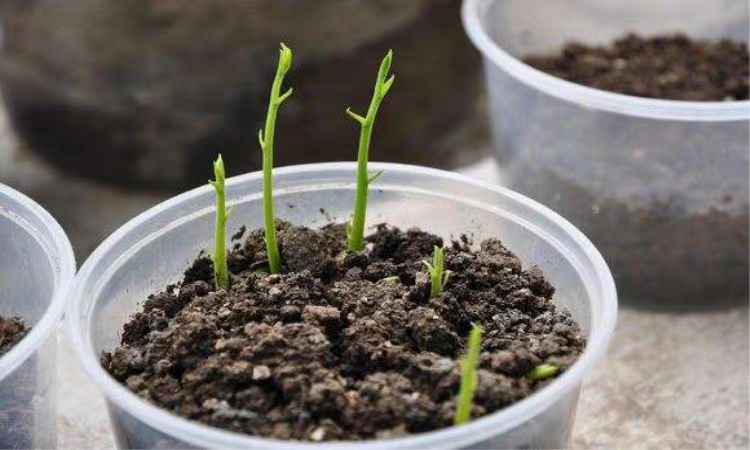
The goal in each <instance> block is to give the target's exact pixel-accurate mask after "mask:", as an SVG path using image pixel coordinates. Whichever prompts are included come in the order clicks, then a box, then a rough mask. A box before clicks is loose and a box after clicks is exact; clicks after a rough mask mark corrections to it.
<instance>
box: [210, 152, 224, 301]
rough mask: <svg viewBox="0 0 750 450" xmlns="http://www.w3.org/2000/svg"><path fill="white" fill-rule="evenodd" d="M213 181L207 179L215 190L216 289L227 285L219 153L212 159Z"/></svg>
mask: <svg viewBox="0 0 750 450" xmlns="http://www.w3.org/2000/svg"><path fill="white" fill-rule="evenodd" d="M214 177H215V178H216V179H215V180H213V181H209V183H210V184H211V186H213V187H214V190H215V191H216V227H215V230H214V245H215V247H214V254H213V261H214V276H215V278H216V289H226V288H227V286H228V285H229V271H228V270H227V247H226V225H227V200H226V198H227V197H226V188H225V181H226V172H225V171H224V160H223V159H222V158H221V155H219V157H218V158H216V161H214Z"/></svg>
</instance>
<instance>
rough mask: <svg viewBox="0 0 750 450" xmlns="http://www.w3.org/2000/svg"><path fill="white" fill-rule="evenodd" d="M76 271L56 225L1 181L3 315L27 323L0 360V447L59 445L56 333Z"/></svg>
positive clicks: (0, 309) (0, 302)
mask: <svg viewBox="0 0 750 450" xmlns="http://www.w3.org/2000/svg"><path fill="white" fill-rule="evenodd" d="M74 276H75V259H74V257H73V249H72V247H71V246H70V242H69V241H68V238H67V236H66V235H65V233H64V232H63V230H62V228H60V225H58V224H57V222H55V219H53V218H52V216H50V215H49V213H48V212H47V211H45V210H44V209H42V207H41V206H39V205H38V204H36V203H34V202H33V201H32V200H31V199H29V198H28V197H26V196H24V195H23V194H20V193H19V192H17V191H15V190H13V189H11V188H9V187H7V186H4V185H2V184H0V314H2V315H13V316H15V315H17V316H21V317H22V318H23V319H24V321H25V322H26V324H27V325H29V326H30V327H31V331H30V332H29V333H28V334H27V335H26V336H25V337H24V338H23V339H22V340H21V341H20V342H18V344H16V345H15V346H14V347H13V348H12V349H11V350H10V351H8V353H6V354H5V355H3V356H2V357H0V448H54V447H56V445H57V427H56V380H55V378H56V372H57V353H56V346H57V330H58V325H59V322H60V319H61V318H62V314H63V312H64V310H65V301H66V300H67V298H68V290H69V289H70V287H71V286H72V284H73V277H74Z"/></svg>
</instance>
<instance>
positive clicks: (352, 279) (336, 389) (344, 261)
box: [101, 222, 585, 441]
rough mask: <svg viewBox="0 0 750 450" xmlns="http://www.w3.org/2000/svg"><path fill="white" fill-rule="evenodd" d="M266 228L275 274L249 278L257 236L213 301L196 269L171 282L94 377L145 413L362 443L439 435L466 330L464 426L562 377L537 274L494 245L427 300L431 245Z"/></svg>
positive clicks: (462, 256) (387, 234) (565, 343)
mask: <svg viewBox="0 0 750 450" xmlns="http://www.w3.org/2000/svg"><path fill="white" fill-rule="evenodd" d="M278 227H279V242H280V249H281V254H282V258H283V264H284V273H283V274H282V275H268V274H267V273H264V272H262V271H261V270H258V269H259V268H262V267H263V266H264V263H265V247H264V243H263V235H262V232H261V231H260V230H256V231H253V232H251V233H250V234H249V236H248V238H247V239H246V240H245V241H244V243H242V244H239V243H238V244H236V245H235V248H234V250H233V251H232V252H231V256H230V271H231V272H232V279H231V287H230V288H229V289H228V290H227V291H224V290H221V291H215V290H214V289H213V287H212V286H213V279H212V267H211V261H210V260H209V259H208V258H206V257H199V258H198V259H197V260H196V261H195V263H194V264H193V266H192V267H190V268H189V269H188V270H187V271H186V272H185V276H184V280H183V281H182V282H181V283H179V284H177V285H173V286H169V287H167V289H166V290H165V291H164V292H160V293H158V294H155V295H152V296H150V297H149V298H148V300H147V301H146V302H145V303H144V305H143V310H142V311H141V312H138V313H136V314H134V316H133V317H132V320H131V321H130V322H128V323H127V324H126V325H125V326H124V330H123V334H122V343H121V346H120V347H118V348H116V349H115V350H114V351H112V352H111V353H110V352H104V353H102V356H101V361H102V364H103V366H104V367H105V368H106V369H107V370H108V371H109V372H110V373H111V374H112V375H113V376H114V377H115V378H116V379H117V380H119V381H120V382H122V383H123V384H124V385H126V386H127V387H128V388H129V389H130V390H132V391H133V392H135V393H137V394H138V395H139V396H141V397H143V398H144V399H147V400H148V401H150V402H152V403H155V404H156V405H158V406H160V407H162V408H165V409H168V410H170V411H173V412H174V413H176V414H178V415H180V416H183V417H186V418H188V419H191V420H197V421H200V422H203V423H205V424H208V425H212V426H216V427H220V428H225V429H229V430H234V431H238V432H243V433H248V434H252V435H259V436H266V437H275V438H279V439H296V440H311V441H325V440H362V439H373V438H387V437H393V436H398V435H403V434H407V433H418V432H424V431H429V430H435V429H439V428H443V427H448V426H451V425H452V423H453V416H454V411H455V406H456V397H457V394H458V388H459V382H460V372H459V366H458V362H457V360H458V358H459V357H460V355H461V354H462V353H463V352H464V343H465V341H466V338H467V335H468V332H469V330H470V329H471V326H472V323H481V324H482V325H483V326H484V328H485V331H486V332H485V335H484V339H483V341H482V350H483V351H482V354H481V362H480V370H479V384H478V389H477V392H476V397H475V401H474V404H473V409H472V416H473V417H478V416H482V415H485V414H489V413H491V412H493V411H497V410H499V409H501V408H504V407H506V406H508V405H510V404H512V403H514V402H516V401H518V400H521V399H523V398H524V397H526V396H528V395H530V394H531V393H533V392H534V391H536V390H538V389H539V388H541V387H543V386H544V385H546V384H547V383H549V381H550V380H549V379H548V380H542V381H533V380H531V379H530V378H529V377H528V376H527V375H528V373H529V371H530V370H531V369H532V368H533V367H535V366H536V365H538V364H542V363H550V364H554V365H556V366H558V367H559V368H560V372H562V371H565V370H566V369H567V368H568V367H569V366H570V365H571V364H572V363H573V362H574V361H575V360H576V359H577V358H578V356H579V355H580V354H581V352H582V351H583V349H584V346H585V339H584V337H583V333H582V331H581V330H580V328H579V327H578V325H577V324H576V323H575V322H574V321H573V319H572V318H571V316H570V314H569V313H568V312H567V311H565V310H562V309H558V308H556V307H555V305H554V304H553V302H552V301H551V298H552V295H553V293H554V288H553V287H552V286H551V285H550V284H549V283H548V282H547V281H546V280H545V278H544V276H543V275H542V272H541V270H540V269H539V268H537V267H531V268H528V269H526V270H524V269H523V268H522V265H521V261H520V260H519V259H518V258H517V257H516V256H515V255H514V254H513V253H511V252H510V251H509V250H508V249H506V248H505V247H504V246H503V245H502V243H501V242H500V241H498V240H496V239H489V240H486V241H484V242H482V243H481V246H480V249H478V250H472V249H471V247H470V245H471V244H470V242H469V241H468V239H466V238H464V239H462V240H461V241H460V242H453V243H451V245H450V246H449V247H448V248H447V249H446V251H445V253H446V268H447V269H449V270H451V271H453V274H452V276H451V278H450V281H449V283H448V285H447V287H446V290H445V291H444V292H443V293H442V294H440V295H439V296H437V297H434V298H429V280H428V277H427V273H426V272H425V269H424V266H423V264H422V261H423V260H426V259H429V258H430V256H431V254H432V251H433V246H435V245H438V246H442V245H443V242H442V239H441V238H439V237H437V236H434V235H431V234H428V233H425V232H422V231H420V230H416V229H412V230H408V231H401V230H398V229H395V228H391V227H387V226H385V225H380V226H378V228H377V231H376V232H375V233H374V234H373V235H371V236H369V237H368V242H369V245H368V248H367V250H366V251H365V252H362V253H356V254H355V253H347V252H346V251H345V232H344V227H343V226H341V225H327V226H325V227H324V228H322V229H321V230H311V229H307V228H299V227H292V226H290V225H289V224H286V223H282V222H279V223H278ZM394 277H396V278H394ZM558 373H559V372H558Z"/></svg>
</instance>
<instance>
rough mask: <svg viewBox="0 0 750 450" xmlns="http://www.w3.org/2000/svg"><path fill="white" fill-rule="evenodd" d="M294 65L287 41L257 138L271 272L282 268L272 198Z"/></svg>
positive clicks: (280, 56) (281, 50)
mask: <svg viewBox="0 0 750 450" xmlns="http://www.w3.org/2000/svg"><path fill="white" fill-rule="evenodd" d="M291 65H292V51H291V50H290V49H289V47H287V46H286V45H284V44H281V49H280V50H279V64H278V67H277V69H276V76H275V77H274V79H273V85H272V86H271V94H270V98H269V101H268V115H267V116H266V126H265V130H263V131H259V132H258V142H259V143H260V148H261V149H262V150H263V226H264V228H265V238H266V253H268V268H269V270H270V272H271V273H279V272H280V271H281V256H280V255H279V244H278V242H277V240H276V224H275V215H274V201H273V140H274V131H275V128H276V115H277V113H278V111H279V106H280V105H281V103H283V102H284V100H286V99H287V98H288V97H289V96H290V95H292V89H289V90H288V91H286V92H285V93H284V94H281V85H282V83H283V82H284V75H286V73H287V71H289V67H291Z"/></svg>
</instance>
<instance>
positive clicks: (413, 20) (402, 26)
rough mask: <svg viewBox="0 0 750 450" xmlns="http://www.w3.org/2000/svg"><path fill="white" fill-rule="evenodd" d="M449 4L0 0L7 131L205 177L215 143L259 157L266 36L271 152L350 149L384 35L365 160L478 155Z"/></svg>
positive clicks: (105, 161)
mask: <svg viewBox="0 0 750 450" xmlns="http://www.w3.org/2000/svg"><path fill="white" fill-rule="evenodd" d="M459 9H460V2H457V1H454V0H413V1H408V2H403V1H401V0H355V1H351V0H314V1H313V0H308V1H305V2H279V1H277V0H247V1H242V2H237V1H235V0H193V1H190V2H177V1H155V0H139V1H128V2H122V1H119V0H104V1H101V0H51V1H45V2H33V3H31V4H30V2H28V1H27V0H4V1H2V2H0V17H2V18H3V26H4V36H5V42H4V48H3V53H2V57H1V58H0V82H1V83H2V89H3V95H4V98H5V101H6V103H7V106H8V107H9V111H10V115H11V119H12V122H13V124H14V126H15V128H16V129H17V131H18V132H19V134H20V135H21V138H22V139H23V140H25V141H26V142H27V143H28V144H29V146H30V148H31V149H32V150H34V151H36V152H38V153H40V154H42V155H43V156H45V157H46V158H47V159H48V160H50V161H52V162H54V163H55V164H56V165H57V166H59V167H61V168H63V169H65V170H67V171H70V172H71V173H76V174H80V175H83V176H86V177H91V178H97V179H101V180H105V181H110V182H120V183H125V184H129V185H131V186H134V187H139V188H143V187H168V188H184V187H192V186H195V185H199V184H202V183H203V182H204V181H205V180H204V168H205V167H207V166H209V165H210V163H211V161H212V160H213V158H215V156H216V154H217V153H219V152H222V153H224V156H225V157H227V159H230V160H232V161H235V163H234V164H233V165H232V168H231V171H232V173H244V172H249V171H252V170H256V169H258V168H259V165H260V160H261V153H260V150H259V149H258V147H257V142H256V139H255V135H256V131H257V129H258V128H260V126H261V125H262V123H263V120H264V118H265V110H266V106H267V101H268V98H267V97H268V96H267V87H268V85H269V84H270V80H271V78H272V77H273V72H272V71H270V70H269V69H268V67H267V64H265V63H264V62H265V61H268V60H270V59H273V58H275V56H276V52H277V49H278V45H279V42H280V41H282V40H283V41H285V42H286V43H287V44H288V45H290V46H291V47H292V48H294V49H295V70H294V73H293V74H290V77H289V82H290V83H291V84H292V85H294V89H295V95H294V96H292V97H291V98H290V100H289V101H288V102H287V105H285V113H284V114H283V117H280V118H279V128H280V129H283V130H286V131H285V132H284V133H280V136H279V138H278V140H277V145H278V146H279V148H283V149H285V151H283V152H278V153H279V154H278V161H277V165H290V164H298V163H303V162H320V161H331V160H349V159H352V158H353V156H354V155H355V154H356V126H355V125H356V124H353V123H352V122H351V120H348V119H347V118H346V116H345V114H344V110H345V109H346V107H347V106H350V105H358V104H363V103H365V102H366V101H367V96H368V95H369V93H368V92H366V91H363V90H362V89H361V86H363V85H368V84H369V83H370V82H371V77H372V71H373V69H374V67H373V63H372V62H373V61H377V60H378V59H379V58H380V57H381V55H382V51H383V49H384V48H386V49H387V48H392V49H393V50H394V52H395V54H396V55H397V57H398V59H399V61H400V63H399V68H398V71H399V79H400V81H399V83H398V84H397V85H396V86H395V87H394V89H395V90H396V91H397V92H394V93H393V95H392V96H393V101H392V102H389V104H387V105H384V107H383V111H382V114H381V116H380V117H379V118H378V126H379V127H383V128H384V129H387V130H388V133H387V134H383V135H380V136H379V137H378V138H377V145H378V158H379V159H380V160H384V161H394V162H404V163H416V164H423V165H428V166H435V167H443V168H452V167H455V166H457V165H461V164H466V163H468V162H472V161H474V160H476V159H478V158H479V157H481V156H482V155H481V154H480V153H481V152H480V150H478V149H479V148H482V147H483V146H482V145H481V143H482V142H483V141H484V139H483V138H484V137H485V119H484V118H483V114H481V113H480V110H479V108H477V106H476V103H477V98H478V96H479V95H480V91H481V79H480V73H479V72H480V63H479V55H478V54H477V53H476V52H475V51H474V50H473V49H472V48H471V45H470V44H469V42H468V41H467V40H466V38H465V36H464V33H463V30H462V27H461V23H460V18H459ZM423 73H429V74H431V75H430V77H429V79H428V80H426V81H425V80H424V79H423V78H421V77H418V76H411V74H423ZM448 94H451V95H448ZM453 94H456V95H453ZM457 142H459V143H460V144H461V146H460V147H457V146H456V143H457ZM472 142H475V143H476V144H477V145H472ZM458 150H461V151H458ZM472 152H473V153H472Z"/></svg>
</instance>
